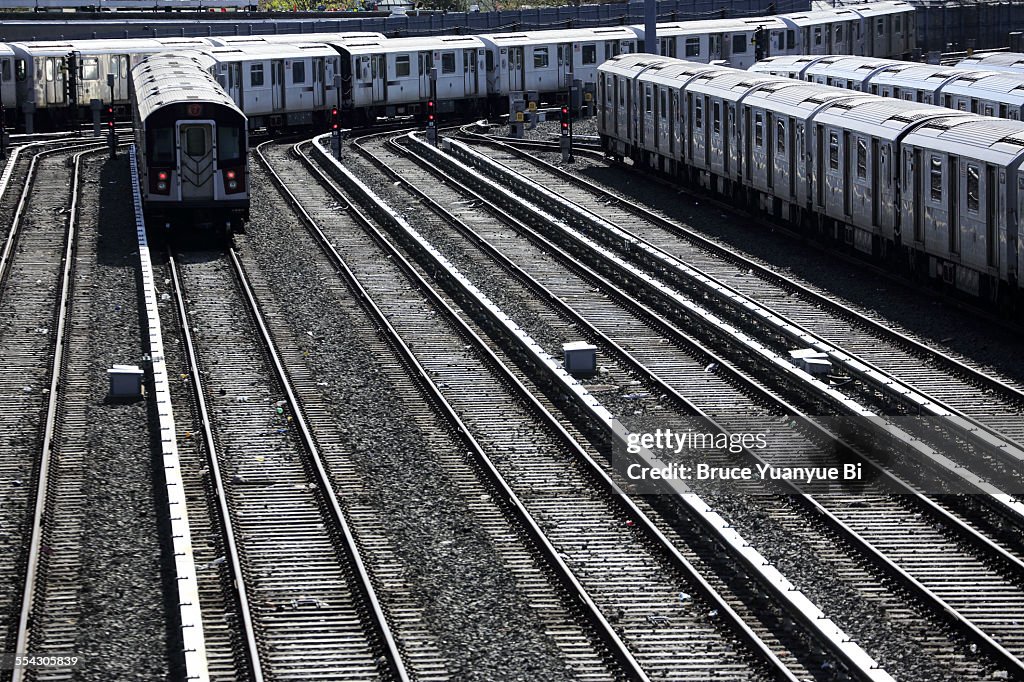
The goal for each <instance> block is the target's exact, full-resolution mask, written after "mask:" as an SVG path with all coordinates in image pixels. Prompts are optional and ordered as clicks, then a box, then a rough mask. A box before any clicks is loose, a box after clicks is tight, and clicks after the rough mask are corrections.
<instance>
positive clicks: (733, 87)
mask: <svg viewBox="0 0 1024 682" xmlns="http://www.w3.org/2000/svg"><path fill="white" fill-rule="evenodd" d="M781 82H785V83H793V82H794V81H792V80H790V79H788V78H783V77H782V76H771V75H768V74H760V73H751V72H749V71H744V70H742V69H732V68H724V69H722V70H721V71H711V72H707V73H702V74H700V75H699V76H697V77H696V78H694V79H693V80H692V81H691V82H690V84H689V85H688V86H687V88H688V89H692V90H694V91H696V92H703V93H706V94H711V95H724V94H725V93H727V92H729V93H734V95H733V96H734V97H738V96H740V95H742V94H743V93H744V92H745V91H747V90H750V89H751V88H753V87H754V86H757V85H767V84H769V83H781Z"/></svg>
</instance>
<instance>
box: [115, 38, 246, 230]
mask: <svg viewBox="0 0 1024 682" xmlns="http://www.w3.org/2000/svg"><path fill="white" fill-rule="evenodd" d="M131 85H132V87H131V97H132V102H133V107H132V109H133V112H134V123H135V149H136V153H137V155H138V157H137V158H138V166H139V184H140V190H141V192H142V205H143V211H144V212H145V215H146V222H147V224H148V225H150V226H151V227H155V226H158V225H163V226H167V225H171V224H175V223H182V224H184V225H188V226H190V227H195V226H204V225H205V226H209V227H212V228H218V229H219V228H222V229H224V230H225V231H227V232H230V231H231V230H233V229H238V228H241V227H242V226H243V225H244V223H245V222H246V221H247V220H248V219H249V173H248V125H247V122H246V117H245V114H243V113H242V110H241V109H239V108H238V106H237V105H236V104H235V103H234V102H233V101H232V100H231V98H230V97H228V96H227V94H226V93H225V92H224V90H223V88H221V86H220V84H219V83H218V82H217V81H216V79H214V78H213V76H211V75H210V73H209V71H207V69H206V66H205V65H204V64H203V62H202V60H201V54H200V53H197V52H181V53H175V52H164V53H160V54H157V55H151V56H150V57H147V58H146V59H145V60H143V61H142V62H141V63H139V64H138V65H137V66H135V67H134V68H133V69H132V71H131Z"/></svg>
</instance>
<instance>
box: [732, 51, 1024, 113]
mask: <svg viewBox="0 0 1024 682" xmlns="http://www.w3.org/2000/svg"><path fill="white" fill-rule="evenodd" d="M750 71H753V72H756V73H767V74H772V75H775V76H786V77H787V78H796V79H799V80H803V81H808V82H811V83H821V84H822V85H833V86H835V87H837V88H847V89H850V90H856V91H859V92H870V93H871V94H873V95H882V96H883V97H895V98H896V99H904V100H910V101H913V102H923V103H925V104H935V105H938V106H943V107H946V108H947V109H957V110H959V111H970V112H972V113H975V114H983V115H985V116H998V117H999V118H1009V119H1012V120H1014V121H1020V120H1024V70H1022V71H1020V72H1018V73H1013V72H1009V71H985V70H983V69H982V68H981V67H978V68H977V69H974V68H961V67H950V66H936V65H932V64H919V63H916V62H903V61H897V60H893V59H877V58H874V57H849V56H844V55H829V56H825V57H814V56H810V55H799V56H785V57H769V58H768V59H765V60H764V61H760V62H758V63H757V64H754V65H753V66H751V67H750Z"/></svg>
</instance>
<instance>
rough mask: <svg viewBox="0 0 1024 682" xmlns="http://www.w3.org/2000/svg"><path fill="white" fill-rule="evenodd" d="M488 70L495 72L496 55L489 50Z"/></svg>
mask: <svg viewBox="0 0 1024 682" xmlns="http://www.w3.org/2000/svg"><path fill="white" fill-rule="evenodd" d="M486 54H487V67H486V68H487V70H488V71H494V53H493V52H491V51H490V50H487V53H486Z"/></svg>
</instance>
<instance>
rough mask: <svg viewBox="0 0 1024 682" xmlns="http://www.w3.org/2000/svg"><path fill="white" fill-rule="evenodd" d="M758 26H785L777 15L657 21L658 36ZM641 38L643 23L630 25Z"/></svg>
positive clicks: (697, 33) (724, 31) (700, 33)
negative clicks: (748, 17)
mask: <svg viewBox="0 0 1024 682" xmlns="http://www.w3.org/2000/svg"><path fill="white" fill-rule="evenodd" d="M758 26H764V27H765V28H766V29H772V28H776V29H778V28H785V24H784V23H782V21H781V20H780V19H779V18H778V17H755V18H750V19H707V20H704V21H673V22H669V23H660V22H659V23H658V36H659V37H662V36H665V37H668V36H680V35H694V36H699V35H704V34H706V33H731V32H734V31H750V30H753V29H755V28H757V27H758ZM630 28H631V29H632V30H633V31H635V32H636V34H637V35H638V36H640V37H641V38H643V37H644V27H643V25H640V24H638V25H635V26H630Z"/></svg>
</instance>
